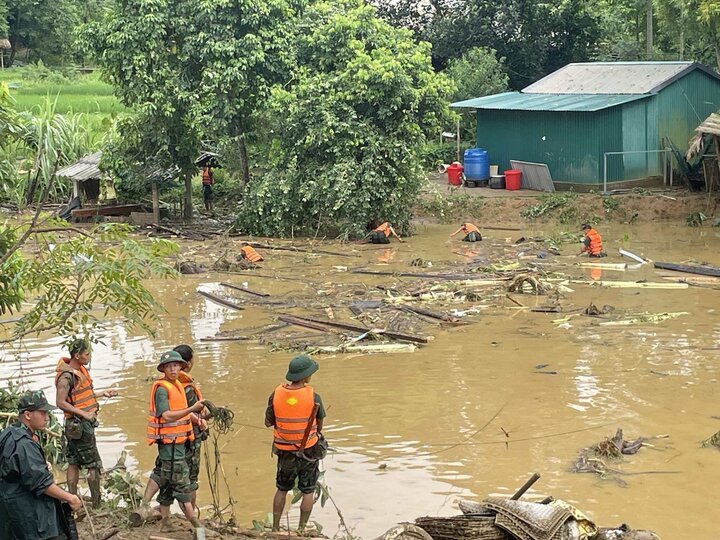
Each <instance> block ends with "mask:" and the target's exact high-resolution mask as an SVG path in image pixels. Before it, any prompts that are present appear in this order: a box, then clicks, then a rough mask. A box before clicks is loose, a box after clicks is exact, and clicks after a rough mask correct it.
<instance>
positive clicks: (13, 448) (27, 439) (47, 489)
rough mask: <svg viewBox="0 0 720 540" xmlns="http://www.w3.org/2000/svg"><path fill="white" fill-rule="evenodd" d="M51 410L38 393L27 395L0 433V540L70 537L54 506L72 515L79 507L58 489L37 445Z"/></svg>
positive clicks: (79, 504) (62, 518) (63, 516)
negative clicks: (66, 507) (13, 419)
mask: <svg viewBox="0 0 720 540" xmlns="http://www.w3.org/2000/svg"><path fill="white" fill-rule="evenodd" d="M51 410H52V407H51V406H50V404H49V403H48V402H47V399H45V394H43V392H42V391H36V392H27V393H26V394H24V395H23V396H22V397H21V398H20V401H19V403H18V422H17V423H16V424H13V425H11V426H9V427H7V428H5V429H4V430H2V431H1V432H0V539H2V540H10V539H14V540H60V539H63V538H65V537H66V534H67V533H68V532H69V531H68V529H67V523H66V521H65V520H66V518H65V514H64V512H63V511H62V510H61V508H59V506H60V504H59V503H66V504H68V505H69V506H70V509H71V510H73V511H77V510H80V508H82V503H81V502H80V499H79V498H78V497H77V495H75V494H73V493H69V492H67V491H65V490H63V489H61V488H60V487H59V486H58V485H57V484H55V483H54V482H53V476H52V473H51V472H50V469H49V467H48V464H47V461H46V459H45V453H44V452H43V449H42V447H41V446H40V444H39V442H38V438H37V435H35V432H36V431H40V430H41V429H43V428H45V426H46V424H47V421H48V411H51Z"/></svg>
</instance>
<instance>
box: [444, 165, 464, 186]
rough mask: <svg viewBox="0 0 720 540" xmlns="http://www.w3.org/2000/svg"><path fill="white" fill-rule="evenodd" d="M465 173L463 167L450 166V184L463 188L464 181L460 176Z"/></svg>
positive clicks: (448, 172)
mask: <svg viewBox="0 0 720 540" xmlns="http://www.w3.org/2000/svg"><path fill="white" fill-rule="evenodd" d="M462 172H463V166H462V165H460V164H459V163H458V164H455V163H453V164H452V165H448V168H447V176H448V184H452V185H453V186H462V179H461V178H460V176H461V175H462Z"/></svg>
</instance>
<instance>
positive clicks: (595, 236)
mask: <svg viewBox="0 0 720 540" xmlns="http://www.w3.org/2000/svg"><path fill="white" fill-rule="evenodd" d="M585 236H586V237H587V238H589V239H590V245H589V246H587V247H586V248H584V249H583V250H584V251H589V252H590V255H600V254H601V253H602V237H601V236H600V233H598V232H597V231H596V230H595V229H589V230H588V231H586V232H585Z"/></svg>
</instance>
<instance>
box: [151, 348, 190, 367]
mask: <svg viewBox="0 0 720 540" xmlns="http://www.w3.org/2000/svg"><path fill="white" fill-rule="evenodd" d="M170 362H180V363H181V364H182V365H183V367H185V366H187V362H186V361H185V359H184V358H183V357H182V356H180V353H179V352H177V351H168V352H166V353H163V354H162V356H161V357H160V363H159V364H158V365H157V370H158V371H162V370H163V369H162V367H163V366H164V365H165V364H169V363H170Z"/></svg>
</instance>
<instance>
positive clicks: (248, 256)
mask: <svg viewBox="0 0 720 540" xmlns="http://www.w3.org/2000/svg"><path fill="white" fill-rule="evenodd" d="M239 258H240V259H243V260H246V261H250V262H251V263H259V262H263V261H264V260H265V259H264V258H263V256H262V255H260V254H259V253H258V252H257V251H255V249H254V248H253V247H252V246H250V245H249V244H247V243H244V244H243V245H242V247H241V248H240V255H239Z"/></svg>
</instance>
